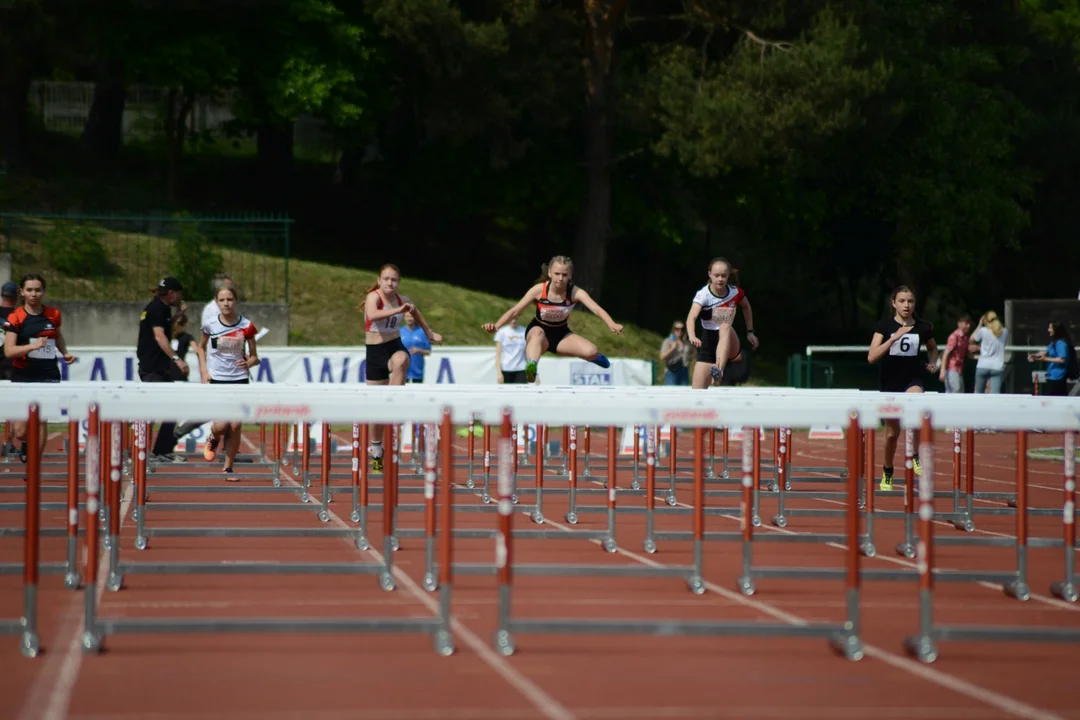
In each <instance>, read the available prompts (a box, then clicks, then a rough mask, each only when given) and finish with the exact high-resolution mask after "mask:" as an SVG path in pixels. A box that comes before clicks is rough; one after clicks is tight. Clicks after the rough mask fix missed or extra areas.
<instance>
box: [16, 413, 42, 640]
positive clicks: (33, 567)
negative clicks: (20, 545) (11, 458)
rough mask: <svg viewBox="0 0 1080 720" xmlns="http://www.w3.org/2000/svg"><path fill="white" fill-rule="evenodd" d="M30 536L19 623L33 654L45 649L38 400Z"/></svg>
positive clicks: (29, 470) (30, 461)
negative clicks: (40, 615)
mask: <svg viewBox="0 0 1080 720" xmlns="http://www.w3.org/2000/svg"><path fill="white" fill-rule="evenodd" d="M26 446H27V447H28V448H29V452H27V454H26V514H25V517H26V522H25V530H26V536H25V538H24V540H23V542H24V552H23V616H22V620H20V621H19V622H18V623H16V624H15V628H16V631H17V632H18V631H19V630H21V635H20V639H19V651H20V652H21V653H22V654H23V657H28V658H33V657H37V656H38V652H39V651H40V650H41V641H40V639H39V637H38V612H37V610H38V596H37V590H38V562H39V561H40V553H41V455H42V453H41V419H40V408H39V406H38V404H37V403H33V404H31V405H30V407H29V413H28V417H27V421H26Z"/></svg>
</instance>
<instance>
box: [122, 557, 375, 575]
mask: <svg viewBox="0 0 1080 720" xmlns="http://www.w3.org/2000/svg"><path fill="white" fill-rule="evenodd" d="M385 570H386V566H385V565H383V564H381V563H379V564H376V563H360V562H357V563H285V562H276V561H272V560H270V561H266V562H259V561H255V562H221V563H214V562H201V563H200V562H191V563H185V562H175V563H154V562H145V563H123V564H121V565H119V566H118V567H117V572H118V573H119V574H126V573H133V574H137V575H187V574H191V575H378V574H379V573H382V572H383V571H385Z"/></svg>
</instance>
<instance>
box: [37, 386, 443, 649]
mask: <svg viewBox="0 0 1080 720" xmlns="http://www.w3.org/2000/svg"><path fill="white" fill-rule="evenodd" d="M118 405H119V404H118ZM228 405H229V403H222V405H221V406H220V408H219V409H218V413H219V414H215V416H220V417H231V416H234V415H237V414H238V413H237V409H236V408H235V407H233V408H231V409H230V408H229V407H228ZM349 406H351V403H350V404H348V405H347V404H346V403H339V404H338V408H337V410H338V413H339V414H340V413H342V412H345V411H347V408H348V407H349ZM88 413H89V420H90V428H89V430H90V432H89V436H88V442H87V453H86V457H87V478H88V479H91V478H93V479H95V480H96V478H97V477H98V472H99V470H98V463H99V462H100V461H101V458H102V455H103V449H104V448H103V447H102V446H100V445H99V437H100V435H101V434H102V430H101V429H102V428H103V427H107V428H109V429H110V432H111V435H112V437H113V438H114V439H115V438H117V437H118V435H119V423H120V420H118V419H117V416H123V415H128V416H130V417H132V418H134V419H136V420H143V421H145V420H147V419H150V418H148V415H151V414H152V408H150V407H146V406H141V405H140V404H139V403H133V406H132V407H125V406H122V405H119V408H118V409H117V410H109V409H107V408H106V409H104V410H103V409H102V408H100V407H99V406H98V405H97V404H96V403H95V404H92V405H90V407H89V410H88ZM239 414H241V415H242V414H243V413H242V411H241V413H239ZM110 415H112V416H110ZM450 417H451V416H450V411H449V410H448V409H444V410H442V411H441V423H442V426H443V428H444V430H445V432H444V437H446V438H449V436H450V432H449V428H450V422H451V420H450ZM241 419H242V418H241ZM116 447H117V446H116V445H115V444H113V443H110V444H109V447H108V449H109V465H110V469H109V476H110V478H111V479H112V480H113V482H116V481H117V480H116V479H117V476H118V474H119V464H118V462H117V460H118V457H119V452H118V448H117V450H116V451H114V450H113V448H116ZM445 457H446V458H447V459H448V458H450V454H449V453H446V454H445ZM442 471H443V478H444V481H443V483H442V488H443V490H442V493H443V498H442V502H443V510H442V513H441V515H442V520H443V522H444V525H443V532H442V548H441V552H442V554H443V555H444V558H445V560H444V562H442V563H441V564H440V572H441V577H440V588H441V597H440V612H439V615H438V616H436V617H432V618H420V619H414V618H407V619H401V618H333V619H309V618H292V619H281V618H263V619H258V618H246V619H226V618H207V619H190V618H154V619H130V618H108V617H102V616H101V615H100V614H99V613H98V612H97V606H96V600H95V596H94V593H93V592H92V591H87V592H86V593H85V617H84V622H85V627H86V630H85V633H84V636H83V648H84V650H85V651H87V652H97V651H100V650H101V649H102V647H103V645H104V641H105V639H106V637H107V636H109V635H116V634H142V633H161V632H175V633H192V632H203V633H226V632H235V633H244V632H247V633H253V632H393V633H407V632H411V633H417V632H419V633H430V634H432V635H433V636H434V644H435V649H436V652H438V653H439V654H440V655H444V656H447V655H451V654H453V652H454V645H453V639H452V636H451V633H450V597H451V587H452V581H453V564H452V563H451V562H449V560H448V558H449V557H451V555H452V535H451V533H449V532H448V530H450V529H451V528H452V523H453V505H452V503H451V502H450V494H449V492H448V488H449V479H450V474H451V473H452V468H451V467H449V466H446V467H444V468H443V469H442ZM98 491H99V487H98V483H97V482H93V483H92V485H91V486H90V487H89V489H88V500H87V515H88V516H89V517H94V510H96V507H95V506H96V505H97V499H98ZM116 497H117V496H114V500H113V501H114V502H115V498H116ZM113 517H115V515H114V516H113ZM116 522H117V524H118V519H117V520H116ZM88 528H90V531H89V532H88V534H87V542H88V547H87V553H86V558H87V559H86V570H85V575H86V579H87V583H88V585H89V587H91V588H92V587H93V585H94V583H95V582H96V578H97V575H98V570H99V561H100V558H99V555H98V553H97V552H96V551H95V549H96V546H97V532H96V531H97V525H96V523H93V524H91V525H90V526H88ZM114 531H115V527H114V526H113V525H110V527H109V532H110V533H112V532H114ZM35 537H36V535H35ZM118 546H119V544H118V543H114V544H113V546H112V548H113V551H114V552H115V551H116V549H117V548H118ZM385 549H386V558H387V560H386V563H339V564H332V563H311V564H302V563H227V564H224V565H222V564H212V563H169V564H166V563H157V564H154V563H145V564H142V563H140V564H128V565H126V566H124V567H123V569H122V570H121V571H119V574H121V575H122V574H123V573H125V572H126V573H132V572H144V573H154V572H157V573H162V572H164V573H176V572H181V573H229V574H242V575H251V574H281V573H288V574H296V573H316V574H373V575H378V576H379V578H380V586H381V587H383V589H385V590H392V589H394V581H393V577H392V574H391V572H392V566H391V564H390V563H391V560H390V558H391V557H392V554H393V553H392V550H391V549H390V547H389V536H387V537H386V548H385ZM112 582H113V580H112V579H111V578H110V583H112Z"/></svg>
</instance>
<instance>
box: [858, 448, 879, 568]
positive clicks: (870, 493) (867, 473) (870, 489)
mask: <svg viewBox="0 0 1080 720" xmlns="http://www.w3.org/2000/svg"><path fill="white" fill-rule="evenodd" d="M863 459H864V461H865V462H864V465H863V473H862V474H863V493H862V496H863V497H865V498H866V536H865V537H864V538H863V540H862V542H861V543H860V544H859V549H860V550H861V551H862V554H863V556H864V557H868V558H872V557H876V556H877V547H876V546H875V545H874V490H875V488H874V485H875V483H874V428H866V430H864V431H863Z"/></svg>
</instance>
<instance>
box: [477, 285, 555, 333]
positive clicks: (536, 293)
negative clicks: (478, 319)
mask: <svg viewBox="0 0 1080 720" xmlns="http://www.w3.org/2000/svg"><path fill="white" fill-rule="evenodd" d="M543 289H544V285H543V283H537V284H536V285H533V286H532V287H531V288H529V291H528V292H527V293H525V295H524V296H523V297H522V298H521V299H520V300H518V303H517V305H515V306H514V307H512V308H510V309H509V310H507V311H506V312H504V313H503V314H502V317H500V318H499V319H498V320H497V321H496V322H494V323H486V324H485V325H484V326H483V328H484V330H487V331H488V332H489V333H493V332H496V331H497V330H498V329H499V328H501V327H502V326H503V325H505V324H506V323H508V322H510V318H512V317H514V316H515V315H520V314H521V313H522V312H523V311H524V310H525V308H526V307H528V306H529V303H533V302H536V301H537V300H539V299H540V293H541V291H543Z"/></svg>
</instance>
